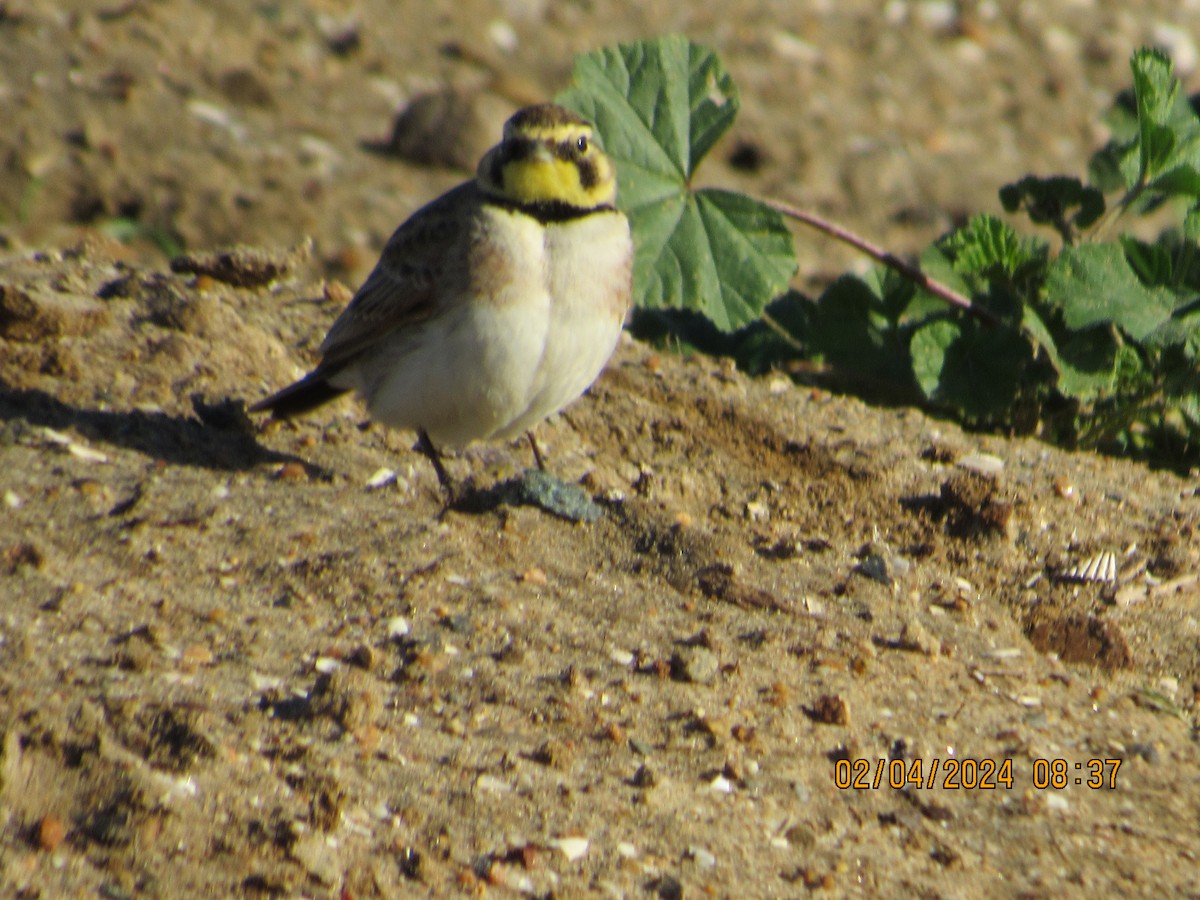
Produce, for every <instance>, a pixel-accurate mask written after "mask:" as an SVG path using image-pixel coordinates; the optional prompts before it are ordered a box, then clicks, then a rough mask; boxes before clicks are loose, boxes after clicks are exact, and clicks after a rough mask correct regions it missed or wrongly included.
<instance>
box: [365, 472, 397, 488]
mask: <svg viewBox="0 0 1200 900" xmlns="http://www.w3.org/2000/svg"><path fill="white" fill-rule="evenodd" d="M395 481H396V470H395V469H389V468H387V467H386V466H382V467H380V468H378V469H376V470H375V471H374V473H372V475H371V477H370V478H368V479H367V490H368V491H373V490H375V489H377V488H381V487H386V486H387V485H389V484H393V483H395Z"/></svg>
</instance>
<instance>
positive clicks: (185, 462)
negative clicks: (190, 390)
mask: <svg viewBox="0 0 1200 900" xmlns="http://www.w3.org/2000/svg"><path fill="white" fill-rule="evenodd" d="M191 400H192V409H193V410H194V412H195V415H194V416H180V415H169V414H167V413H163V412H144V411H141V410H130V411H112V412H109V411H104V410H96V409H80V408H78V407H75V406H71V405H70V404H69V403H64V402H63V401H61V400H59V399H58V398H57V397H54V396H52V395H51V394H48V393H46V392H45V391H41V390H37V389H17V388H12V387H10V386H9V385H7V384H6V383H5V382H4V381H3V380H2V379H0V428H2V429H3V430H6V431H10V434H11V432H12V431H14V430H15V431H16V437H17V438H19V437H20V431H21V426H22V424H23V425H24V426H26V427H30V426H33V427H37V426H40V427H45V428H52V429H54V430H56V431H59V430H63V429H66V428H73V429H75V431H76V432H78V434H79V435H80V436H81V437H83V438H85V439H87V440H89V441H95V442H98V443H105V444H110V445H113V446H117V447H124V448H126V449H129V450H134V451H136V452H138V453H142V454H144V455H145V456H148V457H150V458H151V459H156V460H162V461H163V462H166V463H171V464H173V465H182V466H192V467H195V468H202V469H213V470H218V471H242V470H247V469H252V468H254V467H256V466H259V465H262V464H263V463H273V462H279V463H282V462H299V463H301V464H302V465H304V466H305V468H306V469H312V470H313V471H312V472H311V473H310V474H316V475H327V473H325V472H323V471H321V470H318V469H314V467H313V466H312V465H311V464H310V463H307V462H305V461H304V460H302V459H299V458H298V457H296V456H293V455H291V454H287V453H279V452H277V451H274V450H270V449H268V448H266V447H264V446H262V445H261V444H259V443H258V441H257V440H256V439H255V436H254V425H253V423H252V422H251V421H250V419H249V417H248V416H247V415H246V410H245V404H244V403H243V402H242V401H241V400H233V399H225V400H220V401H217V402H215V403H210V402H206V401H205V400H204V399H203V398H202V397H201V396H200V395H198V394H194V395H192V398H191ZM4 442H7V441H4Z"/></svg>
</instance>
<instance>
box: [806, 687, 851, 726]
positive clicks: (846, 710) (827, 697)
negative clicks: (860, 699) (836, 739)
mask: <svg viewBox="0 0 1200 900" xmlns="http://www.w3.org/2000/svg"><path fill="white" fill-rule="evenodd" d="M806 712H807V713H808V715H809V718H811V719H812V720H813V721H814V722H820V723H821V724H823V725H849V724H850V705H849V704H848V703H847V702H846V701H845V699H844V698H842V697H839V696H838V695H837V694H823V695H822V696H820V697H818V698H817V701H816V703H814V704H813V705H812V707H811V708H810V709H808V710H806Z"/></svg>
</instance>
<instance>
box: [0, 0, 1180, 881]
mask: <svg viewBox="0 0 1200 900" xmlns="http://www.w3.org/2000/svg"><path fill="white" fill-rule="evenodd" d="M427 9H432V10H433V11H432V12H429V11H427ZM1198 29H1200V5H1198V4H1196V3H1183V4H1180V3H1165V2H1164V3H1105V2H1098V0H1097V2H1079V0H1072V2H1066V0H1062V2H1049V3H1039V4H1015V3H994V4H990V3H989V4H962V6H961V9H959V8H958V7H955V6H954V5H953V4H943V3H916V2H912V3H903V2H892V3H888V4H884V5H882V6H881V5H879V4H835V3H816V2H814V3H809V4H781V3H767V2H762V3H751V2H739V3H728V4H717V5H715V6H710V7H708V8H707V9H706V10H700V9H697V8H693V7H692V5H684V4H647V5H645V6H643V5H641V4H632V3H626V4H623V3H615V2H612V3H610V2H594V3H571V2H568V3H560V4H549V3H544V2H538V0H508V2H504V3H498V4H491V3H481V2H464V3H455V4H449V3H445V4H434V5H433V6H432V7H430V6H429V5H427V4H417V3H398V4H392V3H384V2H382V0H371V2H362V3H356V4H349V3H335V2H309V3H302V4H286V5H285V4H277V5H276V4H258V5H253V6H247V5H246V4H240V3H232V2H230V3H213V4H205V5H204V6H203V8H202V9H201V8H200V5H199V4H184V3H181V2H178V0H162V2H153V0H146V2H138V0H130V2H120V0H112V2H111V3H108V4H104V5H101V6H99V7H98V6H97V4H94V3H75V4H72V3H49V2H40V0H27V2H21V0H16V2H9V3H5V4H0V115H2V116H3V119H4V122H5V127H4V129H2V130H0V159H3V161H4V165H3V167H0V214H2V215H3V219H2V220H0V237H2V239H3V241H4V243H5V245H6V246H5V249H4V250H3V256H2V258H0V739H2V740H0V882H2V883H3V884H5V885H6V886H7V888H8V891H7V892H8V893H15V894H16V895H17V896H23V897H57V896H64V895H72V896H73V895H83V896H92V895H95V894H97V893H99V894H100V895H102V896H106V897H133V896H162V897H176V896H179V897H183V896H201V895H212V896H226V895H241V894H244V895H274V896H338V895H340V896H345V897H370V896H392V897H394V896H409V895H422V894H424V895H438V896H440V895H446V894H452V893H458V892H462V893H496V894H500V895H503V894H505V893H507V892H514V891H516V892H525V893H533V894H538V895H556V896H573V895H579V894H584V893H601V894H609V895H612V896H623V895H630V896H636V895H641V894H649V895H651V896H654V895H658V896H662V897H679V896H685V895H686V896H693V895H695V894H698V893H699V894H711V895H717V896H762V897H771V896H802V895H806V894H808V893H810V892H816V891H822V892H825V893H828V894H830V895H840V894H850V895H856V894H857V895H864V896H897V895H920V896H930V897H943V896H944V897H975V896H1011V895H1022V896H1033V897H1040V896H1047V897H1049V896H1055V897H1058V896H1078V895H1083V894H1090V895H1110V894H1120V895H1159V896H1166V895H1172V894H1174V895H1186V894H1189V892H1190V893H1193V894H1194V892H1195V884H1196V882H1197V872H1198V871H1200V865H1198V864H1197V859H1196V853H1197V851H1196V848H1195V841H1194V839H1193V833H1194V830H1195V823H1196V821H1197V820H1198V818H1200V782H1198V780H1197V774H1198V771H1200V769H1198V766H1197V763H1198V752H1197V746H1196V740H1195V727H1196V715H1197V711H1196V696H1197V691H1198V690H1200V654H1198V653H1197V649H1196V648H1197V646H1200V618H1198V614H1197V611H1198V607H1200V582H1198V580H1197V578H1198V576H1200V541H1197V539H1196V538H1197V535H1196V532H1197V528H1198V522H1200V493H1198V491H1200V478H1198V477H1197V474H1196V473H1195V472H1193V473H1191V474H1189V475H1186V476H1183V475H1177V474H1171V473H1165V472H1157V471H1152V470H1149V469H1147V468H1146V467H1144V466H1140V465H1136V464H1132V463H1128V462H1124V461H1120V460H1112V459H1107V458H1101V457H1096V456H1090V455H1083V454H1070V453H1065V452H1061V451H1059V450H1056V449H1054V448H1050V447H1047V446H1045V445H1043V444H1039V443H1037V442H1036V441H1032V440H1025V439H1020V440H1009V439H1005V438H1003V437H998V436H986V435H975V434H965V433H963V432H962V431H961V430H960V429H958V428H957V427H955V426H954V425H952V424H948V423H945V422H941V421H936V420H933V419H930V418H928V417H926V416H925V415H923V414H922V413H920V412H918V411H914V410H902V409H901V410H897V409H879V408H873V407H869V406H867V405H864V404H862V403H860V402H858V401H856V400H854V399H847V398H844V397H839V396H834V395H831V394H830V393H828V392H826V391H823V390H820V389H814V388H811V387H801V386H797V385H795V384H793V383H792V382H791V381H789V380H787V379H786V378H783V377H781V376H774V377H767V378H763V379H757V380H751V379H748V378H746V377H745V376H743V375H742V374H740V373H738V372H736V371H734V370H733V369H732V368H731V367H730V366H729V365H727V364H726V363H725V362H723V361H720V360H711V359H703V358H695V359H680V358H676V357H671V356H666V355H660V354H657V353H655V352H653V351H652V350H650V349H648V348H646V347H644V346H642V345H639V344H637V343H636V342H634V341H631V340H627V341H625V342H624V343H623V344H622V346H621V348H620V349H619V351H618V353H617V355H616V357H615V358H614V360H613V362H612V363H611V365H610V367H609V370H608V371H607V372H606V374H605V375H604V376H603V377H602V378H601V379H600V381H599V382H598V383H597V384H596V386H595V387H594V388H593V390H592V391H591V392H590V393H589V394H588V395H587V396H586V397H584V398H583V399H582V400H580V401H579V402H578V403H577V404H575V405H574V406H572V407H570V409H569V410H568V411H567V412H566V413H565V414H564V415H562V416H560V417H557V418H556V419H554V420H552V421H551V422H549V423H547V424H545V425H543V426H542V427H541V429H540V439H541V442H542V445H543V447H544V449H545V450H546V451H547V453H548V455H549V458H550V464H551V467H552V468H553V470H554V471H555V473H556V474H558V475H559V476H561V477H563V478H564V479H566V480H568V481H578V482H579V483H580V484H581V485H582V486H583V487H584V488H585V489H586V490H587V492H588V493H589V494H591V495H592V496H593V497H595V498H596V500H597V502H598V503H599V505H600V506H601V507H602V508H603V511H604V514H603V516H602V517H601V518H600V519H599V520H598V521H596V522H594V523H590V524H589V523H572V522H568V521H565V520H562V519H560V518H557V517H555V516H553V515H551V514H548V513H546V512H544V511H542V510H540V509H537V508H533V507H528V506H517V505H511V504H510V503H507V502H502V501H501V499H500V497H499V494H498V493H497V492H496V491H493V490H491V488H492V487H493V486H494V485H496V484H499V483H503V482H505V481H506V480H507V479H509V478H511V477H513V476H514V475H515V474H517V473H519V472H520V471H522V470H523V469H524V468H525V467H527V466H528V465H529V464H530V460H529V458H528V449H527V448H526V447H525V446H524V445H523V444H514V445H512V446H479V447H475V448H472V449H470V450H468V451H466V452H465V453H463V454H461V455H459V456H457V457H455V458H452V459H451V460H450V467H451V470H452V472H453V474H454V475H455V476H456V477H458V478H460V479H462V480H464V481H465V482H466V483H468V484H469V485H471V486H472V490H471V492H470V493H469V497H470V498H471V502H469V503H466V504H464V505H462V507H461V508H457V509H451V510H446V509H444V508H443V502H442V498H441V495H440V494H439V492H438V490H437V484H436V481H435V480H434V477H433V473H432V472H431V471H430V470H429V467H428V465H427V464H426V463H425V461H424V460H422V459H421V458H420V457H419V456H417V455H416V454H415V453H413V452H412V451H411V444H412V440H413V436H412V435H409V434H403V433H392V432H386V431H384V430H382V429H379V428H377V427H368V426H366V425H365V424H364V422H363V420H364V415H363V411H362V408H361V407H360V406H358V405H357V404H356V403H354V402H353V401H349V400H347V401H344V402H339V403H338V404H336V405H333V406H330V407H328V408H326V409H324V410H322V411H320V412H318V413H315V414H313V415H312V416H310V417H308V418H306V419H304V420H301V421H298V422H295V423H292V424H286V425H273V424H268V423H266V422H264V421H262V420H261V419H258V418H254V419H250V418H247V416H246V415H245V413H244V408H243V405H242V404H243V403H245V402H251V401H253V400H256V399H258V398H260V397H261V396H262V395H263V394H264V393H265V392H266V391H269V390H271V389H274V388H277V387H279V386H281V385H282V384H284V383H286V382H287V381H288V380H289V379H290V378H292V377H294V376H295V375H296V374H297V373H298V371H300V370H301V369H302V368H303V367H304V366H306V365H307V364H309V363H310V362H311V360H312V356H311V352H312V350H313V348H315V346H316V344H317V343H318V342H319V341H320V338H321V336H322V335H323V334H324V330H325V329H326V328H327V327H328V325H329V323H330V322H332V320H333V318H334V317H335V316H336V314H337V312H338V310H339V308H340V303H341V302H343V300H342V299H340V298H342V297H344V294H345V291H344V290H343V289H342V287H343V286H345V287H350V288H352V287H353V286H354V285H355V284H356V283H357V280H358V279H359V278H360V277H361V276H362V275H363V274H364V273H365V271H366V269H367V268H368V267H369V266H370V265H371V263H372V262H373V261H374V256H375V254H376V253H377V252H378V249H379V247H380V245H381V243H382V241H383V240H384V239H385V238H386V236H387V234H388V233H390V231H391V229H392V228H393V227H394V226H395V224H396V223H397V222H398V221H399V220H400V219H402V218H403V217H404V216H405V215H407V214H408V213H409V212H411V211H412V210H413V209H415V208H416V207H417V206H418V205H420V204H421V203H422V202H424V201H425V200H428V199H429V198H430V197H432V196H433V195H435V194H436V193H437V192H439V191H441V190H443V189H445V188H447V187H449V186H451V185H452V184H454V183H456V182H457V181H458V180H461V178H463V177H464V173H463V171H461V165H462V164H463V162H464V161H468V160H471V159H473V158H474V157H475V156H477V155H478V152H479V148H480V147H481V146H486V145H487V144H489V143H491V142H492V141H493V140H494V137H495V135H496V134H497V132H498V123H499V122H500V121H502V120H503V118H504V117H505V115H506V114H507V113H508V112H509V111H510V110H511V109H512V108H513V106H514V105H515V104H518V103H521V102H524V101H525V100H529V99H538V98H544V97H546V96H550V95H552V94H553V93H554V91H555V90H557V89H558V88H560V87H561V86H563V85H564V84H565V80H566V78H567V75H568V73H569V66H570V60H571V57H572V55H573V54H574V53H575V52H577V51H580V50H584V49H588V48H592V47H595V46H598V45H600V44H603V43H607V42H611V41H614V40H618V39H628V38H632V37H636V36H639V35H653V34H659V33H663V32H666V31H670V30H683V31H685V32H686V33H688V34H689V35H691V36H692V37H694V38H696V39H698V40H702V41H705V42H707V43H710V44H711V45H713V46H714V47H716V48H717V49H718V50H719V52H720V53H721V54H722V56H723V58H724V59H725V61H726V63H727V65H728V66H729V68H730V70H731V71H732V72H733V74H734V76H735V78H736V79H737V80H738V82H739V84H740V86H741V89H742V94H743V101H744V110H743V115H742V117H741V119H740V120H739V124H738V126H737V128H736V134H735V135H733V136H732V137H731V138H730V139H728V140H727V141H726V143H725V144H723V145H722V147H721V148H718V152H717V157H718V158H717V159H714V160H713V161H712V164H711V166H710V167H709V168H708V169H707V170H706V174H705V180H706V181H708V182H711V183H721V184H726V185H731V186H734V187H739V188H743V189H747V190H752V191H755V192H757V193H764V194H773V195H777V196H780V197H782V198H784V199H788V200H790V201H793V202H795V203H798V204H799V205H802V206H805V207H807V208H811V209H814V210H816V211H818V212H822V213H824V214H826V215H831V216H834V217H836V218H838V219H840V220H842V221H844V222H846V223H847V224H849V225H852V226H854V227H856V228H857V229H858V230H860V231H862V232H864V233H866V234H868V235H869V236H871V237H872V238H875V239H877V240H879V241H881V242H884V243H887V244H888V246H890V247H892V248H894V249H896V250H899V251H911V250H915V249H917V248H919V247H920V246H922V245H923V243H924V242H926V241H928V240H929V239H930V238H931V237H933V236H935V235H937V234H938V233H940V232H941V231H942V230H944V229H945V228H946V227H947V226H948V225H950V224H951V223H953V222H954V221H955V220H956V219H957V218H959V217H961V216H962V215H963V214H964V213H968V212H971V211H975V210H992V211H995V210H996V209H997V201H996V199H995V191H996V188H997V187H999V185H1001V184H1003V183H1004V182H1005V181H1008V180H1012V179H1014V178H1016V177H1019V176H1020V175H1022V174H1025V173H1026V172H1030V171H1034V172H1040V173H1044V174H1049V173H1056V172H1067V173H1079V172H1081V171H1082V169H1083V167H1084V165H1085V163H1086V159H1087V155H1088V154H1089V152H1090V151H1091V150H1092V149H1094V148H1095V147H1096V146H1097V145H1098V144H1099V143H1100V142H1101V141H1102V140H1103V138H1104V131H1103V126H1102V122H1101V113H1102V111H1103V109H1104V108H1105V107H1106V106H1107V105H1108V103H1109V102H1110V101H1111V98H1112V96H1113V93H1114V92H1115V91H1117V90H1119V89H1121V88H1122V87H1124V86H1125V85H1126V84H1127V82H1128V76H1127V73H1126V59H1127V57H1128V55H1129V52H1130V51H1131V50H1132V49H1133V48H1134V47H1135V46H1137V45H1139V44H1141V43H1144V42H1147V41H1151V40H1158V41H1161V42H1166V43H1169V44H1172V45H1173V47H1174V49H1175V52H1176V56H1177V58H1178V59H1179V60H1180V62H1181V63H1186V62H1187V55H1188V52H1189V50H1190V53H1191V56H1192V59H1191V65H1192V66H1193V67H1194V66H1195V63H1196V60H1195V58H1194V57H1195V54H1196V51H1195V44H1194V42H1193V41H1192V39H1191V38H1190V37H1189V35H1192V34H1196V33H1198ZM1184 74H1185V78H1186V80H1187V83H1188V84H1189V86H1190V87H1191V89H1192V90H1195V89H1196V88H1197V87H1198V86H1200V85H1198V83H1197V77H1196V75H1195V73H1193V72H1191V71H1190V70H1189V71H1187V72H1185V73H1184ZM446 88H453V89H454V90H455V92H456V93H455V97H457V98H458V100H456V101H455V104H454V105H453V107H452V109H453V110H458V111H459V112H458V113H456V114H455V115H451V116H450V117H449V118H446V116H445V114H443V115H442V116H441V117H439V118H438V119H437V121H438V122H439V123H440V126H441V127H442V129H443V132H442V133H444V134H445V135H447V138H446V140H439V141H438V142H437V143H438V145H439V147H440V148H441V150H442V154H441V155H439V156H438V158H437V159H433V160H430V161H427V162H425V163H422V164H416V163H413V162H410V161H404V160H401V159H398V158H397V157H396V155H395V153H394V152H393V150H394V147H395V145H396V143H398V142H395V141H391V140H390V138H391V135H392V119H393V115H394V113H395V111H396V110H397V109H398V108H400V107H401V106H402V105H403V104H404V103H405V102H406V101H407V100H410V99H411V98H413V97H414V96H415V95H417V94H419V93H421V92H424V91H429V90H442V89H446ZM455 123H458V124H457V125H456V124H455ZM452 126H453V127H452ZM459 126H461V127H459ZM399 143H403V142H402V141H401V142H399ZM417 143H418V144H421V142H417ZM421 145H422V146H428V142H425V143H424V144H421ZM739 147H740V148H741V150H742V151H743V152H742V153H739V154H735V152H734V151H735V150H737V149H738V148H739ZM747 147H753V148H754V149H755V152H754V153H753V154H749V158H755V159H757V160H759V164H758V165H756V166H754V167H753V168H752V170H747V169H746V168H744V167H739V166H738V165H734V164H733V163H732V162H731V159H735V160H736V159H742V160H744V159H746V158H748V155H747V154H746V153H745V149H746V148H747ZM455 164H458V165H459V166H460V169H459V170H456V169H455V168H454V165H455ZM116 237H124V238H126V239H128V240H127V242H124V243H121V242H118V241H117V240H115V238H116ZM798 238H799V239H798V250H799V253H800V256H801V260H802V271H801V274H800V276H799V277H798V281H797V284H798V285H799V286H801V287H811V286H814V285H819V284H821V283H822V282H823V281H826V280H828V278H829V277H831V276H833V275H835V274H837V272H839V271H842V270H843V269H844V268H846V267H847V266H851V265H859V264H860V263H858V262H857V261H855V260H853V258H852V257H850V256H849V255H846V254H844V253H843V252H842V251H841V250H838V249H835V248H830V247H829V246H828V245H827V244H824V243H822V242H819V241H816V240H815V239H814V238H813V237H812V236H810V235H807V234H801V235H799V236H798ZM232 242H243V243H248V244H252V245H256V246H259V247H261V248H263V249H261V250H255V251H247V252H244V253H242V254H240V255H237V256H235V257H234V258H232V259H226V260H222V259H219V258H218V257H215V256H212V255H206V254H207V252H208V251H209V250H210V249H211V248H214V247H217V246H221V245H225V244H229V243H232ZM164 246H173V247H176V248H179V249H187V250H189V251H193V253H194V257H193V259H192V265H191V266H190V267H185V268H189V269H190V270H189V271H179V272H172V271H171V269H170V267H169V266H168V265H167V264H166V262H165V260H164V257H163V254H162V249H161V248H162V247H164ZM210 263H211V264H210ZM384 469H388V470H391V471H392V472H393V473H394V475H395V477H394V478H392V477H388V476H387V475H386V473H381V470H384ZM1105 553H1110V554H1112V565H1113V566H1114V567H1115V569H1116V571H1117V574H1118V580H1117V582H1116V583H1115V584H1102V583H1096V582H1080V581H1074V580H1070V579H1068V578H1066V577H1065V576H1067V575H1068V574H1069V573H1070V572H1071V570H1072V569H1073V568H1076V569H1079V568H1082V567H1085V565H1086V563H1087V562H1088V561H1089V560H1090V559H1092V558H1094V557H1096V556H1097V555H1099V554H1105ZM1106 559H1107V557H1106ZM935 767H936V768H935Z"/></svg>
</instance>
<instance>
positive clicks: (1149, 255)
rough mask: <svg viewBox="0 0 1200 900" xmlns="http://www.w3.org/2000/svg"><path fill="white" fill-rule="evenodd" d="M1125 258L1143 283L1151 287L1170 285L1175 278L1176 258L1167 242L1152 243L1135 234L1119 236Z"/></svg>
mask: <svg viewBox="0 0 1200 900" xmlns="http://www.w3.org/2000/svg"><path fill="white" fill-rule="evenodd" d="M1119 240H1120V242H1121V247H1122V249H1124V251H1125V260H1126V262H1128V263H1129V266H1130V268H1131V269H1133V271H1134V274H1136V275H1137V277H1138V280H1139V281H1141V282H1142V284H1144V285H1147V286H1149V287H1168V286H1170V285H1171V283H1172V282H1173V281H1174V278H1175V258H1174V256H1173V255H1172V253H1171V251H1170V249H1169V248H1168V247H1167V245H1166V243H1165V242H1162V241H1159V242H1158V243H1154V244H1150V243H1147V242H1146V241H1140V240H1138V239H1137V238H1135V237H1134V236H1133V235H1129V234H1123V235H1121V237H1120V238H1119Z"/></svg>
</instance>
